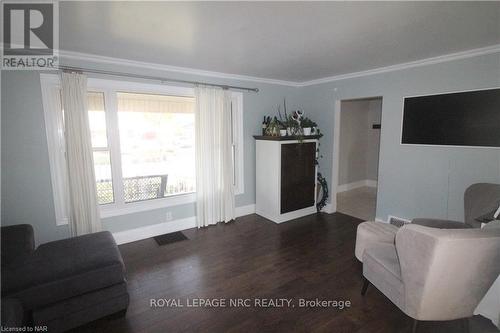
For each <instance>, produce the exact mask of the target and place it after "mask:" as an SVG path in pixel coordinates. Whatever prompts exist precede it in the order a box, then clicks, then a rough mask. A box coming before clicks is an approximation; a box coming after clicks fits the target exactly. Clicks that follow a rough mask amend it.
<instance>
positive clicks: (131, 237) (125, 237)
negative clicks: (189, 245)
mask: <svg viewBox="0 0 500 333" xmlns="http://www.w3.org/2000/svg"><path fill="white" fill-rule="evenodd" d="M253 213H255V205H247V206H241V207H236V209H235V214H236V217H240V216H245V215H250V214H253ZM195 227H196V216H192V217H188V218H185V219H178V220H172V221H168V222H163V223H157V224H153V225H147V226H144V227H139V228H134V229H129V230H124V231H119V232H115V233H113V237H114V238H115V242H116V244H118V245H120V244H125V243H131V242H135V241H138V240H142V239H146V238H150V237H155V236H158V235H163V234H168V233H171V232H176V231H181V230H186V229H191V228H195Z"/></svg>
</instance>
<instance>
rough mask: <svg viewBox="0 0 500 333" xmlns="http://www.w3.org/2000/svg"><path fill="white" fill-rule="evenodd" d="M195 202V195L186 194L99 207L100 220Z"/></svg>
mask: <svg viewBox="0 0 500 333" xmlns="http://www.w3.org/2000/svg"><path fill="white" fill-rule="evenodd" d="M195 201H196V193H186V194H178V195H173V196H170V197H167V198H162V199H153V200H146V201H140V202H131V203H126V204H122V205H117V204H113V205H109V206H103V207H100V212H101V218H102V219H105V218H108V217H113V216H120V215H127V214H134V213H139V212H145V211H149V210H155V209H161V208H166V207H172V206H178V205H184V204H189V203H193V202H195Z"/></svg>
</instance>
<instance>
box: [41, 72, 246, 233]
mask: <svg viewBox="0 0 500 333" xmlns="http://www.w3.org/2000/svg"><path fill="white" fill-rule="evenodd" d="M41 82H42V95H43V99H44V110H45V118H46V128H47V142H48V145H49V159H50V164H51V177H52V183H53V184H52V187H53V192H54V202H56V216H61V218H59V219H58V221H59V222H58V224H64V223H67V213H66V211H67V208H66V207H67V203H66V202H65V200H64V197H65V196H66V192H65V191H66V190H65V189H66V186H67V185H66V184H67V183H66V180H65V177H66V174H65V172H63V171H64V165H63V164H62V163H65V161H64V134H63V133H64V126H63V120H62V112H61V101H60V93H59V92H60V84H59V80H58V77H57V76H56V75H50V74H41ZM88 90H89V92H88V95H87V101H88V114H89V127H90V133H91V141H92V150H93V158H94V170H95V177H96V188H97V197H98V201H99V204H100V205H101V217H109V216H114V215H121V214H128V213H133V212H137V211H142V210H150V209H157V208H162V207H167V206H173V205H178V204H183V203H189V202H194V200H195V196H194V192H195V191H196V177H195V115H194V108H195V98H194V90H193V89H191V88H181V87H170V86H164V85H157V84H144V83H133V82H121V81H112V80H102V79H88ZM232 123H233V128H232V134H233V163H234V170H235V173H234V185H235V193H236V194H241V193H243V165H242V163H243V149H242V143H243V140H242V138H243V123H242V94H241V93H233V100H232ZM54 131H55V133H58V135H54ZM57 201H58V203H57ZM56 218H57V217H56ZM65 221H66V222H65Z"/></svg>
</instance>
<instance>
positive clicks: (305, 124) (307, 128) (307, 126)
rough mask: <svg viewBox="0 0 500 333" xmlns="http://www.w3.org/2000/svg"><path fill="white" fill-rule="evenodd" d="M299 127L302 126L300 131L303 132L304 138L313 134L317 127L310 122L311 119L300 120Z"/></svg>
mask: <svg viewBox="0 0 500 333" xmlns="http://www.w3.org/2000/svg"><path fill="white" fill-rule="evenodd" d="M300 124H301V126H302V130H303V131H304V135H305V136H308V135H312V134H313V129H314V128H315V127H316V126H318V125H317V124H316V123H315V122H314V121H312V120H311V119H309V118H307V117H305V118H304V119H302V121H301V123H300Z"/></svg>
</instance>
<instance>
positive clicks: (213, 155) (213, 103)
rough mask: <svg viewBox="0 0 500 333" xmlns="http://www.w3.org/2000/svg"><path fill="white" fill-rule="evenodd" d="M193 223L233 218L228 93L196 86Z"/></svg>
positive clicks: (200, 224) (213, 222) (211, 222)
mask: <svg viewBox="0 0 500 333" xmlns="http://www.w3.org/2000/svg"><path fill="white" fill-rule="evenodd" d="M195 95H196V108H195V110H196V111H195V112H196V199H197V200H196V220H197V226H198V228H201V227H204V226H208V225H211V224H215V223H218V222H229V221H231V220H233V219H234V218H235V216H234V185H233V162H232V153H233V152H232V126H231V93H230V92H229V91H228V90H222V89H218V88H208V87H196V89H195Z"/></svg>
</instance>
